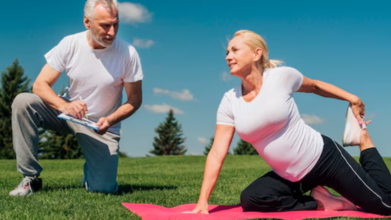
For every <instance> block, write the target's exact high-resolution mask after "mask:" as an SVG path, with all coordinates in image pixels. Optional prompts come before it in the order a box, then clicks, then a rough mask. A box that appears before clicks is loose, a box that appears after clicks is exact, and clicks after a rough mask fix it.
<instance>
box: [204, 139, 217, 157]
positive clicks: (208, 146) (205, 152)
mask: <svg viewBox="0 0 391 220" xmlns="http://www.w3.org/2000/svg"><path fill="white" fill-rule="evenodd" d="M214 140H215V138H214V137H211V138H210V142H209V144H208V145H206V146H205V151H204V155H208V154H209V151H210V149H211V148H212V145H213V141H214Z"/></svg>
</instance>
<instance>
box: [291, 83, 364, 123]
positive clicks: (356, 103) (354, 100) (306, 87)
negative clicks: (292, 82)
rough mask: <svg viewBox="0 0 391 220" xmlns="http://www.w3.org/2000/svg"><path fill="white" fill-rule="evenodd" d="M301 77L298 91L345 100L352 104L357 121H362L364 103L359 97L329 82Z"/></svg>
mask: <svg viewBox="0 0 391 220" xmlns="http://www.w3.org/2000/svg"><path fill="white" fill-rule="evenodd" d="M303 77H304V79H303V83H302V85H301V87H300V89H299V90H298V92H307V93H315V94H317V95H320V96H323V97H328V98H334V99H340V100H346V101H348V102H350V104H351V105H352V110H353V113H354V115H355V116H356V118H357V120H358V121H359V123H360V124H361V123H362V117H364V115H365V105H364V102H363V101H362V100H361V99H360V98H359V97H357V96H355V95H353V94H351V93H348V92H346V91H345V90H342V89H340V88H338V87H336V86H334V85H331V84H329V83H325V82H322V81H319V80H313V79H310V78H308V77H305V76H303Z"/></svg>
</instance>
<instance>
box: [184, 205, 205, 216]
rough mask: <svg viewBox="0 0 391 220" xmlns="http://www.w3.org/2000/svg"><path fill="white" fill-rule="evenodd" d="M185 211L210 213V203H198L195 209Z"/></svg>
mask: <svg viewBox="0 0 391 220" xmlns="http://www.w3.org/2000/svg"><path fill="white" fill-rule="evenodd" d="M183 213H201V214H209V211H208V203H207V202H206V203H200V202H198V203H197V206H196V207H195V208H194V209H193V211H189V212H183Z"/></svg>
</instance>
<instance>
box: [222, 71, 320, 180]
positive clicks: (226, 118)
mask: <svg viewBox="0 0 391 220" xmlns="http://www.w3.org/2000/svg"><path fill="white" fill-rule="evenodd" d="M302 83H303V75H302V74H301V73H300V72H299V71H297V70H296V69H294V68H290V67H277V68H273V69H267V70H265V71H264V76H263V84H262V88H261V90H260V92H259V93H258V95H257V96H256V97H255V98H254V99H253V100H252V101H250V102H246V101H245V100H244V99H243V97H242V85H238V86H237V87H235V88H233V89H231V90H230V91H228V92H226V93H225V94H224V97H223V99H222V101H221V103H220V106H219V109H218V111H217V124H222V125H232V126H234V127H235V130H236V132H237V134H238V135H239V137H240V138H242V139H243V140H244V141H247V142H249V143H251V144H252V145H253V146H254V148H255V149H256V150H257V152H258V153H259V155H260V156H262V158H263V159H264V160H265V161H266V162H267V163H268V164H269V165H270V166H271V167H272V169H273V171H274V172H276V173H277V174H278V175H279V176H281V177H283V178H285V179H287V180H289V181H291V182H297V181H299V180H301V179H302V178H303V177H304V176H305V175H306V174H308V173H309V172H310V171H311V169H312V168H313V167H314V166H315V164H316V162H317V161H318V159H319V157H320V155H321V153H322V150H323V139H322V136H321V135H320V133H318V132H317V131H315V130H314V129H313V128H311V127H310V126H308V125H306V124H305V123H304V121H303V120H302V119H301V117H300V114H299V110H298V108H297V106H296V103H295V100H294V99H293V96H292V93H293V92H295V91H297V90H298V89H299V88H300V86H301V84H302Z"/></svg>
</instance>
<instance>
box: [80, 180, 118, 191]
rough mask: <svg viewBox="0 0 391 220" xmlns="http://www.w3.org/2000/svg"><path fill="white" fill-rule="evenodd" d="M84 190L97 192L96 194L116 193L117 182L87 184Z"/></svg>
mask: <svg viewBox="0 0 391 220" xmlns="http://www.w3.org/2000/svg"><path fill="white" fill-rule="evenodd" d="M86 189H87V190H88V191H89V192H97V193H116V192H117V191H118V184H117V182H114V183H108V182H103V183H97V182H87V183H86Z"/></svg>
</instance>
